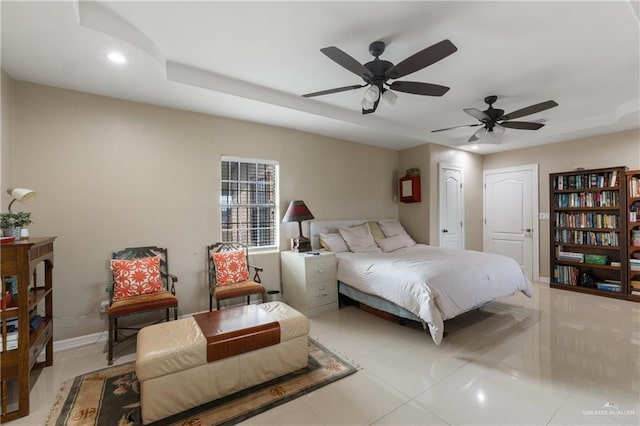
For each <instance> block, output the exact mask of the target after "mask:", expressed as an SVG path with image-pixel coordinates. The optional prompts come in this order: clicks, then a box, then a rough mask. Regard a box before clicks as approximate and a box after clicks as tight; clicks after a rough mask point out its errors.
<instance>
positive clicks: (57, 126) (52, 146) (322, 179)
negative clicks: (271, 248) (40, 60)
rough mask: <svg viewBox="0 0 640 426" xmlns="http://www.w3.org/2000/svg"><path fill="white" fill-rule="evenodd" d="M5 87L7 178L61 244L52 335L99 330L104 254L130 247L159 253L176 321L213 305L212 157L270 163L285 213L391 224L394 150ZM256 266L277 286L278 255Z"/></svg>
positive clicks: (38, 230)
mask: <svg viewBox="0 0 640 426" xmlns="http://www.w3.org/2000/svg"><path fill="white" fill-rule="evenodd" d="M13 86H14V87H13V88H14V97H13V100H12V104H13V110H14V129H13V130H14V131H13V136H12V137H11V138H10V139H11V149H12V150H13V152H12V163H13V173H12V174H11V181H12V182H13V183H15V184H16V185H19V186H26V187H29V188H34V189H36V190H37V191H38V198H37V199H36V200H34V201H33V202H31V203H30V204H29V205H28V208H29V211H31V212H32V213H33V217H34V221H35V223H34V224H33V225H31V227H30V233H31V235H36V236H37V235H57V236H58V239H57V240H56V246H55V250H56V258H55V269H54V278H55V284H54V287H55V291H54V311H55V340H61V339H67V338H71V337H76V336H83V335H87V334H91V333H96V332H100V331H103V330H105V329H106V322H105V319H104V318H102V317H101V316H100V314H99V313H98V307H99V303H100V301H101V300H104V299H106V293H105V291H104V288H105V284H106V282H107V281H108V278H109V271H108V259H109V257H110V253H111V252H112V251H113V250H117V249H121V248H124V247H127V246H136V245H152V244H153V245H160V246H166V247H168V248H169V264H170V267H171V270H172V273H174V274H176V275H177V276H178V277H179V283H178V290H177V295H178V297H179V299H180V306H181V308H180V314H181V315H184V314H188V313H191V312H197V311H202V310H205V309H208V293H207V288H206V284H205V274H204V270H205V266H204V262H205V260H204V259H205V246H206V245H207V244H210V243H213V242H215V241H217V240H218V239H219V238H220V228H219V211H218V199H219V193H220V187H219V186H220V184H219V176H220V167H219V163H220V156H221V155H233V156H240V157H250V158H259V159H271V160H276V161H278V162H279V164H280V200H281V204H280V216H282V214H283V213H284V211H285V209H286V207H287V204H288V202H289V201H290V200H292V199H304V201H305V202H306V203H307V205H308V206H309V208H310V209H311V211H312V212H313V214H314V215H315V217H316V218H318V219H351V218H381V217H397V204H396V203H394V202H393V197H392V187H391V185H390V182H392V181H393V179H394V176H395V174H396V173H397V162H398V153H397V152H396V151H392V150H387V149H382V148H377V147H372V146H367V145H363V144H357V143H351V142H345V141H340V140H336V139H331V138H327V137H322V136H317V135H312V134H308V133H303V132H299V131H295V130H288V129H283V128H276V127H271V126H266V125H260V124H255V123H249V122H241V121H236V120H230V119H225V118H220V117H214V116H208V115H204V114H197V113H192V112H186V111H179V110H173V109H168V108H161V107H156V106H151V105H146V104H141V103H134V102H128V101H123V100H117V99H113V98H106V97H101V96H95V95H90V94H85V93H79V92H73V91H68V90H62V89H57V88H52V87H48V86H41V85H36V84H30V83H24V82H17V81H16V82H14V83H13ZM4 101H5V100H4V96H3V102H4ZM3 124H4V114H3ZM3 132H4V126H3ZM4 136H5V135H4V133H3V143H2V144H3V149H4V147H5V145H6V141H5V138H4ZM3 166H4V164H3ZM3 174H4V167H3ZM281 231H282V232H281V240H280V243H281V247H284V248H286V244H287V239H288V238H290V237H291V236H295V235H297V224H294V223H288V224H282V228H281ZM251 260H252V263H256V264H260V265H261V266H263V267H264V268H265V274H264V276H263V282H264V283H265V285H266V286H267V287H268V288H269V289H279V288H280V283H279V281H280V278H279V270H280V266H279V265H280V264H279V255H278V253H273V252H272V253H266V254H255V255H252V259H251Z"/></svg>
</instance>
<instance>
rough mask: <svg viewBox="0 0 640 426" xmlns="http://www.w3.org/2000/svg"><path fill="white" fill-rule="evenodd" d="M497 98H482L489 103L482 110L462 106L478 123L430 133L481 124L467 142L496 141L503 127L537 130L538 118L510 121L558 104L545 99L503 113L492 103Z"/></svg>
mask: <svg viewBox="0 0 640 426" xmlns="http://www.w3.org/2000/svg"><path fill="white" fill-rule="evenodd" d="M496 100H498V97H497V96H495V95H494V96H487V97H486V98H484V101H485V103H486V104H488V105H489V108H487V109H486V110H484V111H480V110H479V109H476V108H464V109H463V111H464V112H466V113H467V114H469V115H470V116H472V117H474V118H477V119H478V120H480V123H478V124H464V125H462V126H454V127H447V128H446V129H438V130H432V131H431V132H432V133H435V132H443V131H445V130H451V129H457V128H459V127H477V126H482V127H481V128H480V129H478V131H476V132H475V133H474V134H473V135H471V137H470V138H469V140H468V141H467V142H474V141H477V140H479V139H482V138H484V139H486V142H487V143H491V142H493V143H498V142H499V139H498V137H499V136H500V135H502V134H503V133H504V132H505V128H509V129H519V130H538V129H540V128H541V127H543V126H544V124H543V123H541V122H540V120H537V121H533V122H530V121H511V120H513V119H515V118H520V117H524V116H526V115H531V114H535V113H537V112H541V111H544V110H547V109H549V108H553V107H556V106H558V104H557V103H556V102H555V101H545V102H540V103H539V104H535V105H530V106H528V107H525V108H521V109H519V110H516V111H513V112H510V113H509V114H505V113H504V110H502V109H498V108H494V107H493V104H494V103H495V101H496Z"/></svg>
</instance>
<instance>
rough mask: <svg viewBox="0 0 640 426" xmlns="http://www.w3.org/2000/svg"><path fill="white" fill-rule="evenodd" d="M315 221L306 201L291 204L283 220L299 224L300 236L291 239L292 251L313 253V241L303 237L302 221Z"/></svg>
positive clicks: (296, 201)
mask: <svg viewBox="0 0 640 426" xmlns="http://www.w3.org/2000/svg"><path fill="white" fill-rule="evenodd" d="M311 219H314V217H313V214H311V212H310V211H309V208H308V207H307V206H306V204H305V203H304V201H302V200H295V201H292V202H290V203H289V207H288V208H287V212H286V213H285V214H284V218H282V221H283V222H298V231H299V234H300V235H298V236H297V237H296V238H292V239H291V251H295V252H307V251H311V240H309V238H306V237H304V236H303V235H302V221H303V220H311Z"/></svg>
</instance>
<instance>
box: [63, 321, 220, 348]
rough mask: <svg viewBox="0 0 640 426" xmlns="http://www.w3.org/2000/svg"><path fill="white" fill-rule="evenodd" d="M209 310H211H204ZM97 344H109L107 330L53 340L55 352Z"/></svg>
mask: <svg viewBox="0 0 640 426" xmlns="http://www.w3.org/2000/svg"><path fill="white" fill-rule="evenodd" d="M202 312H209V311H202ZM199 313H201V312H194V313H191V314H186V315H180V316H179V317H178V319H182V318H188V317H192V316H193V315H195V314H199ZM96 344H103V345H106V344H107V331H106V330H105V331H101V332H100V333H93V334H87V335H86V336H78V337H72V338H70V339H64V340H54V341H53V352H58V351H66V350H69V349H77V348H81V347H83V346H89V345H96Z"/></svg>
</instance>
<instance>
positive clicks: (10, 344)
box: [0, 331, 18, 352]
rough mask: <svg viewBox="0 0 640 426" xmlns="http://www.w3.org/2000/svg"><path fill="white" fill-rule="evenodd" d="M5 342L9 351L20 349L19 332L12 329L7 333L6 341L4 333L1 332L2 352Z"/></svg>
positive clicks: (0, 346)
mask: <svg viewBox="0 0 640 426" xmlns="http://www.w3.org/2000/svg"><path fill="white" fill-rule="evenodd" d="M4 343H6V345H7V350H8V351H11V350H14V349H18V332H17V331H12V332H10V333H7V335H6V342H4V338H3V337H2V334H0V352H1V351H2V348H3V347H4Z"/></svg>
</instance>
